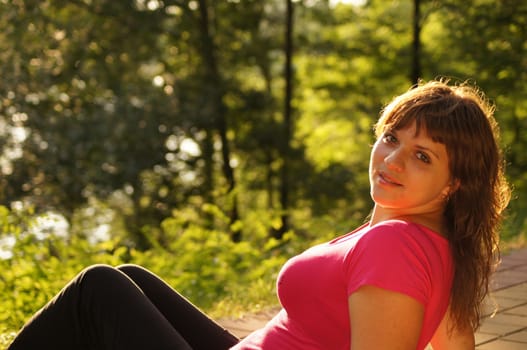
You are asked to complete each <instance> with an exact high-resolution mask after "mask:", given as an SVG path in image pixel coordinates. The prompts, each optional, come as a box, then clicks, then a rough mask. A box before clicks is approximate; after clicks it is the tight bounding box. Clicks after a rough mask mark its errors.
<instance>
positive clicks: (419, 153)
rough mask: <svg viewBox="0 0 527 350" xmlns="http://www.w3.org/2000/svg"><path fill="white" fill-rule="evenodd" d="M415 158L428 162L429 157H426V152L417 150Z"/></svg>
mask: <svg viewBox="0 0 527 350" xmlns="http://www.w3.org/2000/svg"><path fill="white" fill-rule="evenodd" d="M417 159H419V160H421V161H423V162H425V163H430V157H428V155H427V154H426V153H423V152H417Z"/></svg>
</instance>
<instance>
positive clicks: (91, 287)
mask: <svg viewBox="0 0 527 350" xmlns="http://www.w3.org/2000/svg"><path fill="white" fill-rule="evenodd" d="M237 342H238V339H237V338H236V337H235V336H234V335H232V334H230V333H229V332H228V331H226V330H225V329H223V328H222V327H221V326H219V325H218V324H217V323H215V322H214V321H213V320H211V319H210V318H208V317H207V316H206V315H205V314H203V313H202V312H201V311H200V310H198V309H197V308H196V307H195V306H194V305H192V304H191V303H190V302H189V301H188V300H187V299H185V298H184V297H183V296H181V295H180V294H178V293H177V292H176V291H175V290H174V289H172V288H171V287H170V286H168V285H167V284H166V283H165V282H163V281H162V280H161V279H160V278H159V277H157V276H156V275H154V274H153V273H151V272H149V271H148V270H146V269H144V268H142V267H140V266H137V265H122V266H119V267H117V268H114V267H111V266H107V265H94V266H91V267H88V268H87V269H85V270H83V271H82V272H81V273H79V274H78V275H77V276H76V277H75V278H74V279H73V280H72V281H71V282H70V283H69V284H68V285H66V286H65V287H64V289H62V291H60V293H59V294H58V295H56V296H55V297H54V298H53V299H52V300H51V301H50V302H49V303H48V304H47V305H46V306H44V307H43V308H42V309H41V310H40V311H39V312H38V313H37V314H35V315H34V316H33V317H32V319H31V320H30V321H29V322H28V323H27V324H26V325H25V326H24V327H23V328H22V329H21V330H20V332H19V334H18V335H17V336H16V338H15V340H14V341H13V343H12V344H11V345H10V346H9V348H8V350H21V349H54V350H62V349H64V350H66V349H67V350H73V349H127V350H133V349H151V350H163V349H171V350H175V349H194V350H196V349H206V350H215V349H218V350H221V349H228V348H229V347H231V346H233V345H234V344H236V343H237Z"/></svg>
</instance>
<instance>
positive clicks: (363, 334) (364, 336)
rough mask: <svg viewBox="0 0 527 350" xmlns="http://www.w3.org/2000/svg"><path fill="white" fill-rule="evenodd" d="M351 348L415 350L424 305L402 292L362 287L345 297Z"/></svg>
mask: <svg viewBox="0 0 527 350" xmlns="http://www.w3.org/2000/svg"><path fill="white" fill-rule="evenodd" d="M348 305H349V315H350V325H351V333H352V334H351V349H352V350H371V349H390V350H415V349H416V347H417V343H418V341H419V336H420V334H421V327H422V324H423V315H424V307H423V305H422V304H421V303H419V302H418V301H417V300H415V299H413V298H411V297H409V296H408V295H405V294H402V293H396V292H392V291H389V290H386V289H382V288H378V287H374V286H363V287H361V288H359V289H358V290H357V291H356V292H354V293H353V294H351V295H350V297H349V299H348Z"/></svg>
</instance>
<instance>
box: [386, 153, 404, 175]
mask: <svg viewBox="0 0 527 350" xmlns="http://www.w3.org/2000/svg"><path fill="white" fill-rule="evenodd" d="M401 153H402V152H401V150H400V149H398V150H393V151H392V152H390V153H389V154H388V155H387V156H386V157H384V163H385V164H386V166H387V167H388V169H390V170H393V171H402V170H403V169H404V160H403V155H402V154H401Z"/></svg>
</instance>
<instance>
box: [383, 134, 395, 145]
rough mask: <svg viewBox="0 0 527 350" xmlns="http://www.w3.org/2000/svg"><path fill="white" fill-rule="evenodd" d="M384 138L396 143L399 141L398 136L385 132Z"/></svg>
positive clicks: (388, 141)
mask: <svg viewBox="0 0 527 350" xmlns="http://www.w3.org/2000/svg"><path fill="white" fill-rule="evenodd" d="M382 139H383V141H384V142H387V143H395V142H397V138H396V137H395V136H393V135H392V134H385V135H384V137H383V138H382Z"/></svg>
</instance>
